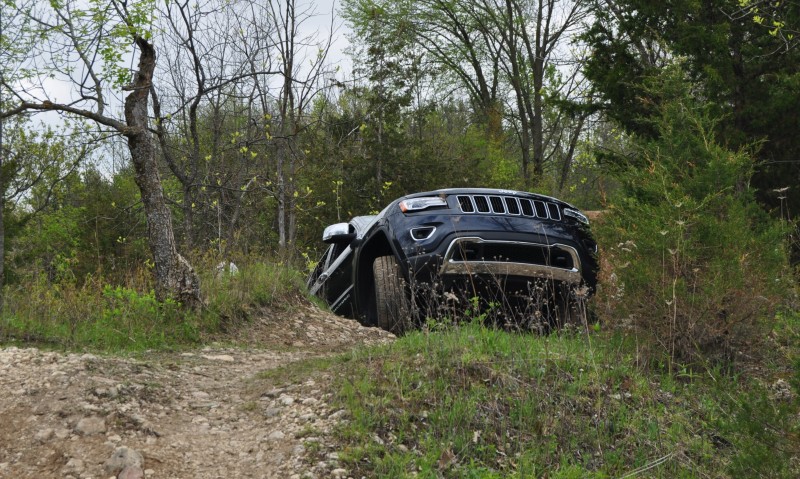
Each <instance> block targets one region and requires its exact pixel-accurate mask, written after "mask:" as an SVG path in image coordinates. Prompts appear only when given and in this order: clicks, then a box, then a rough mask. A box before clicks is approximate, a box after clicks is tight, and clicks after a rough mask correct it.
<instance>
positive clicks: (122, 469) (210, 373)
mask: <svg viewBox="0 0 800 479" xmlns="http://www.w3.org/2000/svg"><path fill="white" fill-rule="evenodd" d="M239 334H240V336H241V338H247V342H248V343H249V344H251V345H257V346H252V347H247V348H222V347H214V348H205V349H202V350H196V351H191V352H183V353H158V354H152V355H144V356H142V357H137V358H136V359H128V358H119V357H105V356H102V357H101V356H96V355H91V354H63V353H56V352H47V351H41V350H38V349H34V348H27V349H21V348H16V347H6V348H2V349H0V477H1V478H50V477H53V478H56V477H58V478H68V477H72V478H75V479H77V478H84V479H88V478H111V477H120V478H122V477H125V478H128V479H130V478H136V477H139V478H141V477H144V478H147V479H156V478H231V477H253V478H262V477H263V478H271V477H276V478H277V477H280V478H292V477H296V478H301V477H320V478H321V477H348V476H347V471H345V470H344V469H342V468H341V467H340V466H339V463H338V460H337V454H336V451H334V450H332V449H330V448H329V447H328V444H329V443H330V441H329V440H328V439H329V437H330V436H329V434H330V432H331V430H332V427H333V426H334V425H335V424H336V423H337V421H339V420H341V419H342V416H343V411H337V410H333V409H331V407H330V406H329V404H328V399H329V397H330V396H329V392H328V387H329V379H330V378H328V377H325V376H317V377H314V378H296V380H293V381H290V384H283V383H281V384H269V383H268V382H265V380H263V379H260V380H257V379H255V377H256V376H257V374H258V373H259V372H261V371H264V370H268V369H272V368H276V367H279V366H282V365H286V364H289V363H291V362H293V361H298V360H301V359H304V358H309V357H314V356H319V355H324V354H330V353H331V352H335V351H338V352H341V351H344V350H346V349H348V348H353V347H356V346H358V345H361V344H373V343H378V342H385V341H391V339H392V336H391V335H390V334H388V333H385V332H383V331H380V330H377V329H373V328H363V327H361V326H360V325H358V324H357V323H355V322H354V321H349V320H345V319H342V318H338V317H336V316H333V315H330V314H328V313H325V312H323V311H320V310H319V309H317V308H315V307H313V306H307V307H304V308H302V309H301V310H300V311H299V312H296V313H294V314H293V315H292V316H291V317H290V318H287V317H285V316H284V317H276V316H269V315H267V316H264V318H263V319H260V320H258V321H256V322H255V324H252V325H250V326H249V327H248V329H247V330H246V331H244V330H243V331H240V332H239ZM123 448H128V449H123ZM115 451H116V456H117V460H116V461H114V460H111V458H112V456H113V455H115ZM137 453H138V454H137ZM139 455H140V456H139ZM139 459H141V461H139ZM138 462H140V464H137V463H138Z"/></svg>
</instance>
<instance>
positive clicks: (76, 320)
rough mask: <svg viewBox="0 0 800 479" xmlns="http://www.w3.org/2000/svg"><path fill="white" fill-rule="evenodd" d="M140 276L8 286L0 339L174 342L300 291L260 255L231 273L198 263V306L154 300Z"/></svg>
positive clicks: (67, 344) (133, 347) (78, 343)
mask: <svg viewBox="0 0 800 479" xmlns="http://www.w3.org/2000/svg"><path fill="white" fill-rule="evenodd" d="M140 276H141V277H142V278H144V279H143V280H140V281H135V278H134V281H132V284H131V285H129V286H111V285H108V284H106V283H105V282H104V280H103V278H87V279H86V281H84V282H83V283H82V284H80V285H78V284H75V283H74V282H73V283H69V282H62V283H52V282H47V281H45V280H44V279H41V278H40V279H39V280H37V281H30V282H27V283H25V284H23V285H19V286H17V287H10V288H8V289H7V290H6V308H5V311H4V312H3V316H2V319H1V320H0V342H14V341H17V342H25V343H38V344H48V345H52V346H55V347H64V348H69V349H86V350H93V351H108V352H116V351H143V350H147V349H171V348H180V347H185V346H188V345H193V344H197V343H200V342H202V341H204V340H207V339H209V338H213V337H214V336H215V335H217V334H220V333H225V332H226V331H227V330H228V329H230V328H232V327H235V326H236V325H240V324H242V323H243V322H246V321H247V320H248V319H249V318H250V317H251V316H252V315H254V314H255V313H257V312H258V311H259V310H261V309H262V308H265V307H275V306H279V307H291V305H292V304H294V303H295V302H296V301H297V300H298V298H305V292H304V289H305V288H304V285H303V279H302V275H301V274H300V273H298V272H297V271H295V270H292V269H290V268H287V267H285V266H281V265H274V264H270V263H263V262H253V263H250V264H241V265H240V266H239V271H238V273H236V274H235V275H230V274H228V273H223V274H219V273H217V272H216V270H215V269H214V268H213V267H208V268H205V269H204V270H203V269H201V285H202V288H203V294H204V295H205V303H204V305H203V307H202V308H201V309H199V310H198V311H187V310H185V309H184V308H182V307H181V306H180V305H179V304H178V303H176V302H174V301H166V302H163V303H160V302H158V301H157V300H156V298H155V295H154V293H153V292H152V290H149V291H148V288H147V280H148V279H149V274H146V272H144V273H143V274H141V275H140ZM142 291H148V292H142Z"/></svg>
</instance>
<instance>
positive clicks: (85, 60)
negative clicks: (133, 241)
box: [0, 0, 200, 306]
mask: <svg viewBox="0 0 800 479" xmlns="http://www.w3.org/2000/svg"><path fill="white" fill-rule="evenodd" d="M154 3H155V2H153V1H138V2H134V1H128V0H112V1H110V2H101V1H92V2H89V3H88V5H87V4H86V3H85V2H80V1H77V0H68V1H64V2H59V3H56V2H50V3H48V4H37V5H36V8H32V9H30V10H28V11H26V12H25V14H26V15H27V16H28V18H29V19H30V20H31V22H32V25H33V28H31V29H30V30H28V32H27V34H29V35H36V36H39V38H41V39H43V41H42V42H41V43H40V45H39V47H38V48H37V49H36V50H35V51H34V52H32V53H31V56H30V64H29V68H30V70H31V71H33V72H34V74H33V75H32V77H31V78H30V81H29V82H27V83H25V84H16V85H8V84H7V83H6V84H5V86H6V87H7V88H9V89H10V90H11V91H12V92H13V95H14V100H15V105H14V106H13V107H11V108H9V109H6V110H4V111H3V112H2V113H1V114H0V117H4V118H5V117H9V116H13V115H18V114H21V113H24V112H31V111H56V112H60V113H63V114H67V115H72V116H77V117H81V118H84V119H87V120H90V121H92V122H94V123H95V124H96V125H97V126H98V127H99V128H103V129H110V130H112V131H114V132H116V133H118V134H121V135H123V136H124V137H125V138H126V140H127V144H128V149H129V151H130V155H131V161H132V163H133V166H134V170H135V173H136V175H135V180H136V184H137V186H138V187H139V191H140V192H141V197H142V204H143V207H144V211H145V216H146V218H147V226H148V228H147V230H148V231H147V235H148V244H149V246H150V251H151V254H152V255H153V262H154V265H155V280H156V295H157V297H158V298H159V299H162V300H163V299H166V298H170V297H171V298H175V299H177V300H179V301H181V302H183V303H184V304H186V305H187V306H195V305H198V304H199V302H200V284H199V279H198V276H197V274H196V273H195V271H194V270H193V269H192V267H191V265H190V264H189V262H188V261H186V259H184V258H183V256H181V255H180V254H179V253H178V251H177V248H176V245H175V238H174V234H173V228H172V217H171V214H170V210H169V208H168V207H167V204H166V202H165V198H164V191H163V188H162V184H161V177H160V174H159V171H158V163H157V161H156V145H155V141H154V138H153V136H152V134H151V132H150V129H149V99H150V91H151V89H152V85H153V73H154V71H155V67H156V50H155V48H154V46H153V43H152V32H151V31H150V29H149V26H150V24H151V22H152V14H153V5H154ZM128 55H132V56H133V57H135V58H137V67H136V69H135V70H134V71H133V72H132V75H131V72H130V71H129V70H127V69H125V68H124V67H122V66H121V65H122V61H123V59H125V58H126V56H128ZM76 65H77V66H76ZM53 77H55V78H57V79H58V80H60V83H59V82H56V83H54V82H52V81H51V80H50V79H51V78H53ZM62 85H68V86H69V87H70V93H68V94H67V96H68V98H63V97H61V98H58V97H56V96H55V95H54V94H53V93H52V91H53V90H54V89H55V88H57V87H60V86H62ZM109 92H127V93H126V96H125V99H124V106H123V112H122V115H121V116H120V115H118V114H117V115H115V114H114V113H113V112H112V111H111V110H113V108H111V107H110V105H111V104H112V101H113V99H112V98H108V97H107V95H106V93H109Z"/></svg>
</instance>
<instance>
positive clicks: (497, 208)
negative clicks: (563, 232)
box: [457, 195, 561, 221]
mask: <svg viewBox="0 0 800 479" xmlns="http://www.w3.org/2000/svg"><path fill="white" fill-rule="evenodd" d="M457 198H458V206H459V207H460V208H461V211H462V212H463V213H493V214H496V215H511V216H528V217H531V218H542V219H551V220H555V221H559V220H561V210H560V209H559V208H558V205H557V204H555V203H551V202H549V201H547V202H545V201H542V200H531V199H528V198H517V197H515V196H498V195H458V197H457Z"/></svg>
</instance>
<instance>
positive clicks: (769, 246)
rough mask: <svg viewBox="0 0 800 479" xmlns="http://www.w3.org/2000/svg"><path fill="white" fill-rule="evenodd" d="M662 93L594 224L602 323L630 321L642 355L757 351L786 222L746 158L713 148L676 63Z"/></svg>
mask: <svg viewBox="0 0 800 479" xmlns="http://www.w3.org/2000/svg"><path fill="white" fill-rule="evenodd" d="M653 87H654V88H657V89H658V90H659V91H660V92H661V94H662V95H664V96H665V97H666V98H667V99H666V100H665V102H664V103H663V104H662V105H661V106H660V108H659V111H660V117H658V118H657V119H655V120H654V122H653V125H654V126H653V128H654V129H655V130H656V131H657V132H658V135H657V136H656V138H655V139H648V138H639V139H637V140H636V141H635V143H636V145H638V151H636V154H635V156H634V158H632V159H630V160H629V162H628V164H627V166H626V167H625V168H624V169H622V170H620V172H619V177H620V180H621V181H622V184H623V187H622V190H621V192H620V194H619V195H618V197H617V198H615V199H613V200H612V203H611V204H610V205H609V214H608V215H607V216H605V217H604V220H603V222H602V224H601V226H600V228H599V229H598V230H597V234H598V238H599V242H600V244H604V245H607V246H606V249H605V251H604V253H605V255H606V261H607V263H608V264H609V265H611V268H613V273H611V272H607V273H606V279H605V282H604V284H603V286H602V289H603V290H602V295H601V302H604V303H605V306H606V309H605V312H604V315H605V320H606V321H608V322H609V323H611V324H613V325H614V326H616V327H619V328H623V329H624V328H632V333H631V334H633V335H635V336H636V337H637V338H639V339H640V340H641V341H642V343H643V348H644V349H645V350H646V351H647V352H648V353H649V356H650V357H649V359H650V360H652V361H654V362H656V363H661V364H667V365H668V366H669V367H670V370H672V366H673V362H675V361H678V362H679V363H681V364H684V365H691V366H699V365H707V364H708V362H709V361H711V362H718V361H723V362H725V363H726V364H731V363H732V362H733V361H735V360H737V359H738V358H739V357H740V356H739V355H740V354H743V353H744V354H746V355H750V354H753V353H755V352H757V351H758V347H759V346H758V345H759V344H760V342H761V340H763V338H764V335H765V328H768V325H767V323H766V322H765V321H766V320H768V318H770V317H772V315H774V312H775V310H776V308H778V307H779V306H780V305H781V303H782V300H783V298H784V297H785V295H786V293H787V292H788V288H789V284H788V283H787V280H788V279H789V278H787V276H786V270H787V257H786V247H785V244H784V240H785V237H786V236H785V235H786V230H785V228H783V227H782V226H781V225H780V224H779V223H777V222H776V221H772V220H770V219H769V217H768V215H767V214H766V213H765V212H763V211H762V210H761V209H760V208H759V207H758V205H757V204H756V202H755V198H754V195H753V191H752V190H751V189H750V188H749V187H748V184H749V180H750V176H751V174H752V168H753V160H752V158H751V156H750V154H748V151H746V150H739V151H731V150H728V149H727V148H725V147H723V146H722V145H720V144H718V143H717V142H716V139H715V134H714V126H715V125H714V122H713V121H712V120H711V119H710V118H709V114H708V110H707V108H705V107H703V106H702V105H699V104H698V103H697V102H696V101H695V100H693V99H692V98H691V97H690V96H689V95H688V94H687V93H685V86H684V83H683V79H682V75H681V71H680V70H679V69H677V68H673V69H672V70H670V71H668V72H667V73H665V75H664V77H663V78H662V81H661V83H658V84H656V85H653Z"/></svg>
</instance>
